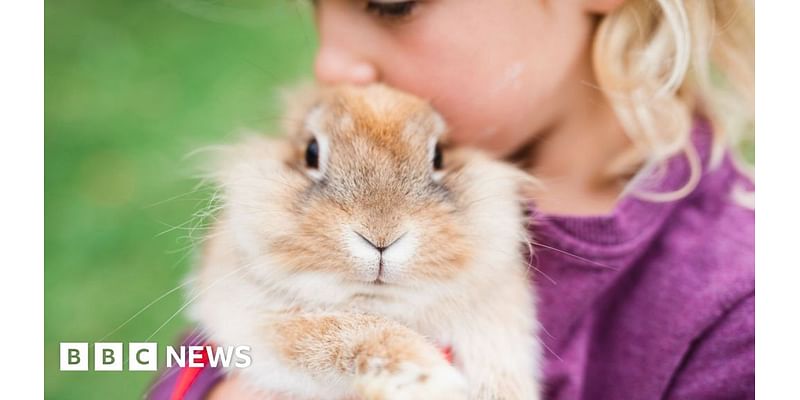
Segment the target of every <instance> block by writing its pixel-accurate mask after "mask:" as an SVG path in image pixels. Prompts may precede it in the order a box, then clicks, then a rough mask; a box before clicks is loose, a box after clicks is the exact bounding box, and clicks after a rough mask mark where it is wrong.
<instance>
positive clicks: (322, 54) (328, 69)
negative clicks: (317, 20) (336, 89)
mask: <svg viewBox="0 0 800 400" xmlns="http://www.w3.org/2000/svg"><path fill="white" fill-rule="evenodd" d="M314 75H315V77H316V79H317V81H319V82H321V83H327V84H336V83H352V84H366V83H371V82H375V81H377V80H378V69H377V67H376V66H375V65H374V64H372V63H370V62H369V61H368V60H366V59H364V58H362V57H359V56H358V55H356V54H353V53H350V52H347V51H345V50H343V49H341V48H336V47H333V46H326V45H321V46H320V48H319V50H318V51H317V56H316V60H315V62H314Z"/></svg>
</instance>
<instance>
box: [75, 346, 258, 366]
mask: <svg viewBox="0 0 800 400" xmlns="http://www.w3.org/2000/svg"><path fill="white" fill-rule="evenodd" d="M60 345H61V347H60V352H59V355H60V356H59V363H60V369H61V371H88V370H89V360H90V359H91V360H92V365H93V368H92V370H94V371H122V370H123V363H124V361H125V360H124V356H125V354H124V353H123V344H122V343H95V344H94V346H93V350H94V351H93V352H94V357H93V358H90V356H89V343H85V342H71V343H61V344H60ZM127 349H128V351H127V356H128V357H127V370H128V371H156V370H158V343H128V346H127ZM165 353H166V367H167V368H171V367H173V366H177V367H181V368H183V367H192V368H203V367H206V366H209V367H225V368H231V367H233V368H247V367H249V366H250V364H251V363H252V359H251V357H250V346H210V345H203V346H180V347H178V348H177V349H176V348H175V347H173V346H166V347H165Z"/></svg>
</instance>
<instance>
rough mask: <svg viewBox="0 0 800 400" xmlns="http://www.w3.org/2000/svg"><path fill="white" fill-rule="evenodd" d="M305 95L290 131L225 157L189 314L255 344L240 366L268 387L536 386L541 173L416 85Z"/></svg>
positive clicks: (314, 391) (456, 391) (445, 393)
mask: <svg viewBox="0 0 800 400" xmlns="http://www.w3.org/2000/svg"><path fill="white" fill-rule="evenodd" d="M301 92H302V91H301ZM305 92H306V94H305V95H304V96H301V98H303V99H304V100H303V101H299V102H295V104H294V105H293V106H292V107H290V110H289V111H287V120H289V121H292V123H290V124H288V125H287V126H286V127H285V129H284V130H285V131H286V135H285V136H282V137H267V136H254V137H250V138H247V139H245V140H242V141H241V142H239V143H237V144H233V145H229V146H225V147H224V150H221V151H219V152H218V157H217V162H216V163H214V164H213V168H212V170H213V179H214V180H215V182H216V184H217V185H218V187H219V188H220V191H221V193H222V194H221V199H222V200H221V201H222V207H221V210H220V211H219V213H218V216H217V219H216V221H215V223H214V225H213V227H212V228H211V229H210V231H209V233H208V235H207V240H206V242H205V245H204V248H203V249H202V254H201V256H200V260H201V262H200V263H199V267H198V268H197V269H196V270H195V271H194V276H195V278H196V283H195V285H194V287H193V295H194V297H193V300H194V301H193V303H192V307H191V313H190V314H191V316H192V318H193V319H195V320H196V322H197V323H198V324H199V326H200V327H201V328H202V329H203V330H204V331H205V332H206V333H207V334H208V336H209V338H210V340H211V341H212V342H213V343H216V344H220V345H248V346H250V351H251V357H252V365H250V366H249V367H248V368H244V369H242V370H239V371H238V372H237V373H240V374H242V376H243V377H244V379H245V380H246V381H247V382H249V383H250V384H251V385H252V386H253V387H254V388H256V389H261V390H263V391H265V392H269V393H282V394H285V395H289V396H291V398H297V399H345V398H358V399H364V400H379V399H380V400H412V399H413V400H419V399H423V400H445V399H446V400H460V399H475V400H479V399H511V400H514V399H538V398H539V396H540V395H539V387H538V384H537V381H538V365H539V357H540V356H539V354H540V349H539V344H538V341H537V336H536V335H537V323H536V314H535V298H534V296H533V293H532V288H531V285H530V277H529V271H528V265H529V264H528V259H527V256H526V253H527V251H526V250H529V249H528V247H527V246H528V239H529V238H528V228H527V224H526V214H525V205H526V204H525V193H526V190H527V189H526V188H529V187H530V185H532V184H533V183H535V181H534V180H533V178H531V177H529V176H528V175H527V174H525V173H523V172H522V171H520V170H518V169H517V168H515V167H513V166H511V165H509V164H507V163H504V162H501V161H495V160H493V159H492V158H491V157H489V156H487V155H484V154H483V153H481V152H479V151H476V150H470V149H466V148H454V147H452V146H448V144H447V141H446V133H447V132H446V131H447V125H446V123H445V121H444V119H443V117H442V116H440V115H439V114H438V113H437V112H436V111H435V110H434V109H433V107H432V106H431V105H430V103H429V102H428V101H425V100H422V99H420V98H417V97H415V96H413V95H410V94H407V93H403V92H400V91H397V90H395V89H393V88H390V87H388V86H385V85H383V84H371V85H367V86H348V85H342V86H334V87H316V88H312V89H310V90H306V91H305ZM442 349H451V352H452V362H448V358H447V357H446V354H445V352H444V351H443V350H442Z"/></svg>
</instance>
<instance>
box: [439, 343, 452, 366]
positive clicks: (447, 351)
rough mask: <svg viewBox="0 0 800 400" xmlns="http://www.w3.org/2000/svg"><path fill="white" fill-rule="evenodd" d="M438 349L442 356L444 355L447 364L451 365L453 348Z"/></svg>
mask: <svg viewBox="0 0 800 400" xmlns="http://www.w3.org/2000/svg"><path fill="white" fill-rule="evenodd" d="M439 349H440V350H441V351H442V354H443V355H444V358H445V360H447V362H449V363H450V364H452V363H453V347H451V346H445V347H440V348H439Z"/></svg>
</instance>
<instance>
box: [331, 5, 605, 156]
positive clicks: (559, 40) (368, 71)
mask: <svg viewBox="0 0 800 400" xmlns="http://www.w3.org/2000/svg"><path fill="white" fill-rule="evenodd" d="M598 2H599V3H611V2H614V0H599V1H598V0H596V1H586V0H583V1H582V0H557V1H541V0H425V1H396V0H380V1H364V0H318V1H316V2H315V3H316V21H317V28H318V32H319V36H320V48H319V50H318V53H317V59H316V65H315V72H316V76H317V79H318V80H320V81H322V82H326V83H343V82H349V83H368V82H372V81H382V82H385V83H387V84H389V85H392V86H395V87H397V88H400V89H403V90H406V91H409V92H411V93H414V94H416V95H418V96H421V97H425V98H429V99H431V100H432V102H433V104H434V106H436V107H437V108H438V109H439V111H440V112H442V114H443V115H444V116H445V118H446V119H447V121H448V122H449V124H450V126H451V128H452V131H451V135H450V138H451V139H452V140H453V141H454V142H457V143H461V144H471V145H476V146H479V147H482V148H484V149H486V150H489V151H491V152H493V153H495V154H497V155H500V156H505V155H508V154H510V153H511V152H513V151H515V150H516V149H518V148H519V147H521V146H522V145H524V144H525V143H526V142H528V141H530V140H531V139H533V138H534V137H535V136H536V135H537V133H539V132H543V131H546V130H547V129H549V128H551V127H553V125H557V124H559V123H561V122H562V119H563V115H565V111H567V110H569V109H570V105H571V104H572V103H573V101H574V99H576V98H577V96H579V94H578V93H579V92H580V91H585V90H586V89H587V88H588V87H589V86H590V85H591V83H592V73H591V67H590V65H589V64H590V61H589V60H590V57H589V39H590V37H591V31H592V27H593V23H592V17H591V15H590V14H589V11H590V10H589V9H588V8H589V7H590V6H589V5H587V3H598ZM592 6H594V5H592ZM592 11H597V10H592Z"/></svg>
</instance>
